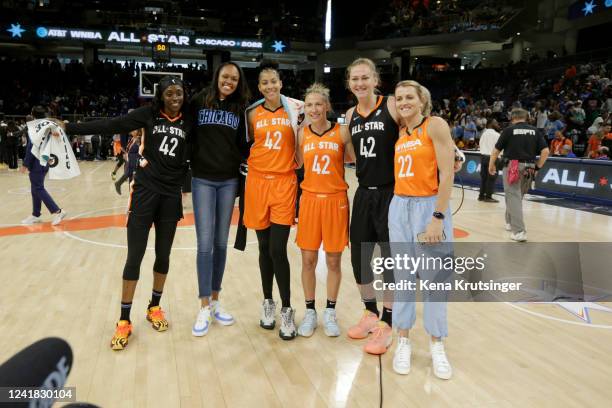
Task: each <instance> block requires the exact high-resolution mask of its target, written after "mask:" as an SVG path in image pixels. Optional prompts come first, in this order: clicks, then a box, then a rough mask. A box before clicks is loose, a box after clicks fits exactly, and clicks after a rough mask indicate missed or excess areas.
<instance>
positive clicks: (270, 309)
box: [259, 299, 276, 330]
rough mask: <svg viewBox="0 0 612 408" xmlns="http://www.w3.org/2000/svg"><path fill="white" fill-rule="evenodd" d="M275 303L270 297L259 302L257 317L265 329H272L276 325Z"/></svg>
mask: <svg viewBox="0 0 612 408" xmlns="http://www.w3.org/2000/svg"><path fill="white" fill-rule="evenodd" d="M275 315H276V303H274V301H273V300H272V299H264V301H263V303H262V304H261V317H260V318H259V325H260V326H261V327H263V328H264V329H266V330H272V329H274V326H276V320H275Z"/></svg>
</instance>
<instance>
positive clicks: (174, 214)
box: [128, 182, 183, 226]
mask: <svg viewBox="0 0 612 408" xmlns="http://www.w3.org/2000/svg"><path fill="white" fill-rule="evenodd" d="M181 218H183V200H182V196H181V195H180V194H177V195H176V196H169V195H164V194H159V193H156V192H155V191H152V190H150V189H149V188H147V187H145V186H143V185H142V184H139V183H138V182H136V183H134V188H133V190H132V192H131V195H130V204H129V206H128V224H129V223H130V222H138V223H139V224H140V225H149V226H150V225H152V224H153V223H154V222H178V221H179V220H180V219H181Z"/></svg>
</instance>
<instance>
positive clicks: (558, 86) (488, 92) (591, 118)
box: [434, 60, 612, 159]
mask: <svg viewBox="0 0 612 408" xmlns="http://www.w3.org/2000/svg"><path fill="white" fill-rule="evenodd" d="M512 73H513V74H515V75H516V76H514V78H513V79H510V78H512V77H510V78H509V76H508V75H505V76H502V77H501V79H498V80H497V82H496V81H491V82H489V81H486V80H483V78H482V77H481V78H480V82H481V85H478V86H475V87H472V86H469V85H471V84H473V83H470V84H468V83H466V82H464V83H460V84H459V85H458V89H459V90H457V91H456V93H455V94H454V95H452V96H451V97H448V96H443V97H442V98H439V99H436V101H435V103H434V112H435V113H436V114H437V115H439V116H442V117H444V118H445V119H447V121H448V122H449V124H450V126H451V128H452V134H453V137H454V139H455V141H456V143H457V145H458V146H460V147H462V148H465V149H476V148H477V147H478V139H479V136H480V133H482V131H483V130H484V128H485V127H486V124H487V122H489V121H490V120H491V119H496V120H497V121H498V122H499V123H501V124H504V123H507V122H508V120H509V117H508V114H509V111H510V110H511V109H512V108H513V107H522V108H524V109H527V110H528V111H529V112H530V122H531V123H532V124H533V125H534V126H536V127H537V128H538V129H540V130H541V131H542V132H544V134H545V135H546V138H547V139H548V141H549V144H550V147H551V154H552V155H554V156H566V157H588V158H594V159H608V158H610V146H611V145H612V134H611V133H610V123H611V121H612V115H611V114H610V113H611V112H612V80H611V79H610V78H612V61H610V60H608V61H602V62H596V63H585V64H580V65H577V66H576V65H570V66H568V67H567V68H566V69H565V70H562V72H561V73H560V74H559V75H558V76H556V77H555V76H552V77H549V78H542V77H539V76H537V75H536V76H533V75H531V74H532V72H531V71H529V70H528V69H525V68H524V67H523V68H519V69H518V70H515V71H513V72H512ZM497 74H499V72H497ZM483 83H484V85H483ZM434 94H435V93H434ZM438 95H439V93H438Z"/></svg>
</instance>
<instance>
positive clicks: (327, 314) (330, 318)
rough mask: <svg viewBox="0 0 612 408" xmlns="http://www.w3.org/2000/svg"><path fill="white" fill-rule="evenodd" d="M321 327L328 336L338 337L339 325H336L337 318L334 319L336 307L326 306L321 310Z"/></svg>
mask: <svg viewBox="0 0 612 408" xmlns="http://www.w3.org/2000/svg"><path fill="white" fill-rule="evenodd" d="M323 327H324V328H325V335H326V336H328V337H338V336H339V335H340V327H338V320H337V319H336V309H332V308H331V307H328V308H326V309H325V311H324V312H323Z"/></svg>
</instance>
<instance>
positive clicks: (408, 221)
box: [389, 195, 453, 337]
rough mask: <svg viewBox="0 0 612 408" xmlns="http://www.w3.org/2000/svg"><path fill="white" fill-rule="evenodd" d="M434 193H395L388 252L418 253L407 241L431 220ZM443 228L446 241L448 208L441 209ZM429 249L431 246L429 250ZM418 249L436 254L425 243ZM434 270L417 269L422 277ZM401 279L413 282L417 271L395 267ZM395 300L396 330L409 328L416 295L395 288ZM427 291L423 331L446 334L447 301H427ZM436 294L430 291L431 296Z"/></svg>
mask: <svg viewBox="0 0 612 408" xmlns="http://www.w3.org/2000/svg"><path fill="white" fill-rule="evenodd" d="M437 199H438V197H437V196H431V197H406V196H398V195H394V196H393V200H391V205H390V206H389V241H390V242H391V255H392V256H393V257H395V256H396V255H398V254H399V255H403V253H405V252H409V254H408V255H409V256H412V257H415V256H417V257H418V256H419V254H418V253H410V252H413V251H414V250H415V248H416V245H411V244H410V243H414V242H417V241H418V239H417V235H418V234H419V233H420V232H423V231H425V229H426V228H427V224H428V223H429V222H430V221H431V215H432V213H433V212H434V211H435V208H436V201H437ZM443 230H444V234H445V235H446V241H445V242H452V241H453V224H452V220H451V214H450V209H449V208H447V209H446V211H445V212H444V222H443ZM451 246H452V245H451V244H447V245H445V246H444V247H443V248H442V250H443V251H445V250H446V249H448V248H450V247H451ZM430 251H432V250H430ZM419 252H425V253H426V254H427V255H428V256H439V254H435V253H427V247H426V246H425V247H423V248H419ZM436 272H437V271H433V270H431V269H430V270H419V271H418V273H419V276H420V277H421V279H432V278H434V277H435V275H436ZM402 279H406V280H411V281H413V282H416V279H417V276H416V274H409V273H406V272H400V271H398V270H395V281H396V282H400V281H401V280H402ZM395 295H396V296H395V302H393V327H395V328H397V329H399V330H408V329H411V328H412V327H413V326H414V323H415V320H416V297H415V291H409V292H407V293H402V292H399V291H396V292H395ZM428 295H429V294H428V293H425V294H424V305H423V322H424V326H425V331H426V332H427V333H429V334H430V335H432V336H434V337H447V336H448V321H447V311H446V302H445V301H444V302H442V301H427V299H428ZM434 296H437V297H436V299H437V298H439V296H440V295H439V294H437V295H433V296H432V297H434Z"/></svg>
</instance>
